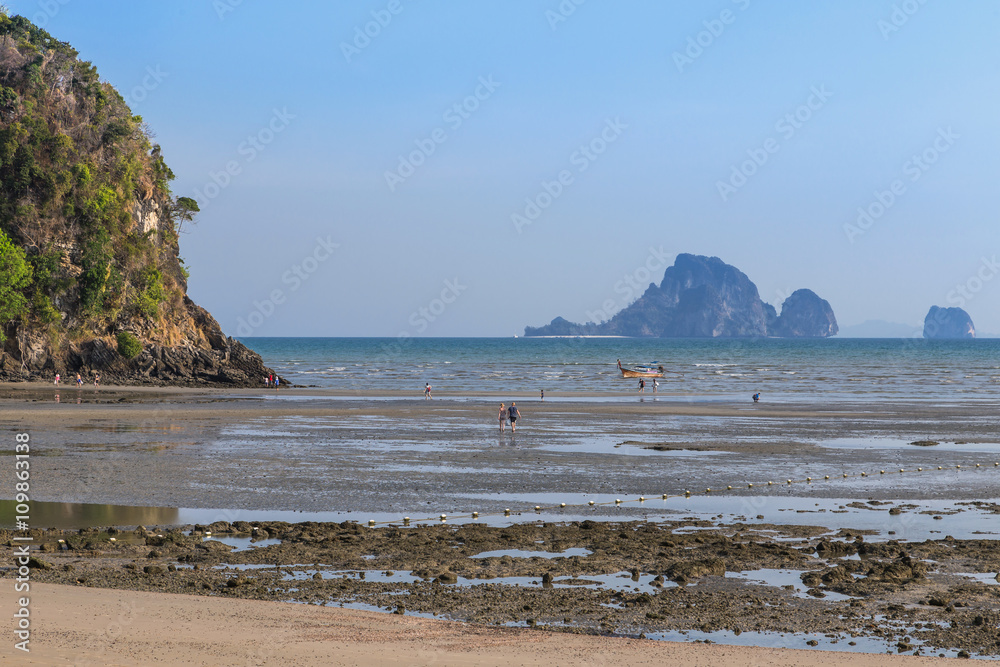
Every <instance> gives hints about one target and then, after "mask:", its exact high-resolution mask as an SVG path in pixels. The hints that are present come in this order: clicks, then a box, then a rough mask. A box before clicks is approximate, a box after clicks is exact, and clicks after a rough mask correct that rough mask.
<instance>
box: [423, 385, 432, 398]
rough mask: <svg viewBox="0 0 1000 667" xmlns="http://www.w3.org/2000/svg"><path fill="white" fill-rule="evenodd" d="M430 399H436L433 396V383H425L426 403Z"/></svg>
mask: <svg viewBox="0 0 1000 667" xmlns="http://www.w3.org/2000/svg"><path fill="white" fill-rule="evenodd" d="M428 398H434V397H433V396H431V383H430V382H425V383H424V400H425V401H426V400H427V399H428Z"/></svg>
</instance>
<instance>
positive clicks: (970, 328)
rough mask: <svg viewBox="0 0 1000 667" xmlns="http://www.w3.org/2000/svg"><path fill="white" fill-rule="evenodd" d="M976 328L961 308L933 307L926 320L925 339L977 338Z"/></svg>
mask: <svg viewBox="0 0 1000 667" xmlns="http://www.w3.org/2000/svg"><path fill="white" fill-rule="evenodd" d="M975 337H976V326H975V325H974V324H973V323H972V318H971V317H969V314H968V313H967V312H965V311H964V310H963V309H961V308H939V307H938V306H931V309H930V310H929V311H927V317H925V318H924V338H975Z"/></svg>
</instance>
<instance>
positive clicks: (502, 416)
mask: <svg viewBox="0 0 1000 667" xmlns="http://www.w3.org/2000/svg"><path fill="white" fill-rule="evenodd" d="M497 417H498V418H499V419H500V432H501V433H503V432H504V427H505V426H506V425H507V408H505V407H504V406H503V403H501V404H500V414H499V415H497Z"/></svg>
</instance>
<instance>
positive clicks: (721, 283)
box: [524, 254, 837, 338]
mask: <svg viewBox="0 0 1000 667" xmlns="http://www.w3.org/2000/svg"><path fill="white" fill-rule="evenodd" d="M836 332H837V320H836V318H835V317H834V315H833V309H832V308H830V304H829V303H827V302H826V301H824V300H823V299H820V298H819V297H818V296H816V294H814V293H813V292H812V291H810V290H798V291H797V292H795V293H794V294H792V296H790V297H789V298H788V299H787V300H786V301H785V303H784V304H783V306H782V311H781V316H780V317H779V316H778V315H777V314H776V312H775V310H774V308H773V307H772V306H770V305H769V304H766V303H764V302H763V301H762V300H761V298H760V294H759V293H758V292H757V286H756V285H754V284H753V282H752V281H751V280H750V279H749V278H748V277H747V276H746V274H745V273H743V272H742V271H740V270H739V269H737V268H736V267H734V266H731V265H729V264H726V263H725V262H723V261H722V260H721V259H719V258H718V257H704V256H701V255H689V254H680V255H678V256H677V259H676V260H675V261H674V264H673V266H670V267H668V268H667V270H666V272H665V273H664V275H663V281H662V282H661V283H660V284H659V285H656V284H651V285H650V286H649V288H648V289H647V290H646V291H645V293H643V295H642V296H641V297H639V298H638V299H637V300H636V301H635V302H634V303H632V304H631V305H629V306H628V307H626V308H624V309H623V310H621V311H620V312H618V313H617V314H616V315H615V316H614V317H612V318H611V319H610V320H608V321H607V322H603V323H599V324H598V323H587V324H574V323H573V322H568V321H566V320H565V319H563V318H561V317H559V318H556V319H555V320H553V321H552V323H551V324H549V325H547V326H543V327H537V328H535V327H526V328H525V330H524V334H525V336H576V335H605V336H609V335H611V336H635V337H655V338H718V337H755V336H786V337H822V336H831V335H833V334H835V333H836Z"/></svg>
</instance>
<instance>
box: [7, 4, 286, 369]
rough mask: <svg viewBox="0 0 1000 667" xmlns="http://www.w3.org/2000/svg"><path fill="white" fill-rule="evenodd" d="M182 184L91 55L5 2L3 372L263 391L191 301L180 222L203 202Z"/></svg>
mask: <svg viewBox="0 0 1000 667" xmlns="http://www.w3.org/2000/svg"><path fill="white" fill-rule="evenodd" d="M172 179H173V173H172V172H171V171H170V169H169V168H168V167H167V165H166V163H165V162H164V160H163V157H162V155H161V152H160V147H159V146H157V145H155V144H153V143H152V142H151V141H150V135H149V132H148V131H147V129H146V127H145V124H144V123H143V120H142V118H141V117H139V116H135V115H133V114H132V112H131V110H130V109H129V108H128V105H127V104H126V103H125V101H124V99H123V98H122V96H121V95H119V94H118V92H117V91H116V90H115V89H114V88H113V87H111V86H110V85H109V84H107V83H104V82H101V80H100V78H99V76H98V74H97V71H96V69H95V68H94V66H93V65H91V63H89V62H83V61H80V60H79V59H78V58H77V52H76V51H75V50H74V49H73V48H72V47H71V46H70V45H69V44H66V43H64V42H60V41H58V40H56V39H54V38H53V37H52V36H51V35H49V34H48V33H47V32H45V31H44V30H41V29H40V28H38V27H36V26H35V25H33V24H32V23H31V22H29V21H28V20H27V19H25V18H23V17H20V16H14V17H10V16H7V15H6V14H5V13H3V11H2V8H0V380H8V381H9V380H24V379H50V378H51V377H52V375H54V374H55V373H56V372H59V373H61V374H63V375H65V376H69V375H72V374H75V373H81V374H83V375H85V376H87V377H88V379H89V376H91V375H92V374H94V373H101V374H102V376H103V378H102V379H103V381H105V382H113V383H142V384H220V385H254V386H256V385H259V384H260V382H261V378H262V377H263V376H264V375H266V374H268V373H271V372H273V371H271V370H270V369H267V368H265V367H264V364H263V362H262V361H261V359H260V357H259V356H258V355H257V354H255V353H254V352H252V351H250V350H248V349H247V348H246V347H244V346H243V345H242V344H240V343H239V342H238V341H234V340H233V339H232V338H228V337H227V336H226V335H225V334H224V333H223V332H222V329H221V328H220V327H219V325H218V323H217V322H216V321H215V320H214V319H213V318H212V316H211V315H210V314H209V313H208V312H206V311H205V310H204V309H202V308H200V307H198V306H197V305H195V304H194V303H193V302H192V301H191V300H190V299H189V298H188V297H187V272H186V270H185V268H184V266H183V263H182V262H181V260H180V257H179V254H178V253H179V247H178V226H179V225H180V224H182V223H183V222H184V221H190V220H191V219H192V217H193V216H194V214H195V213H196V212H197V210H198V207H197V204H196V203H195V202H194V201H193V200H191V199H188V198H184V197H180V198H175V197H174V196H173V195H172V194H171V193H170V188H169V182H170V180H172Z"/></svg>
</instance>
